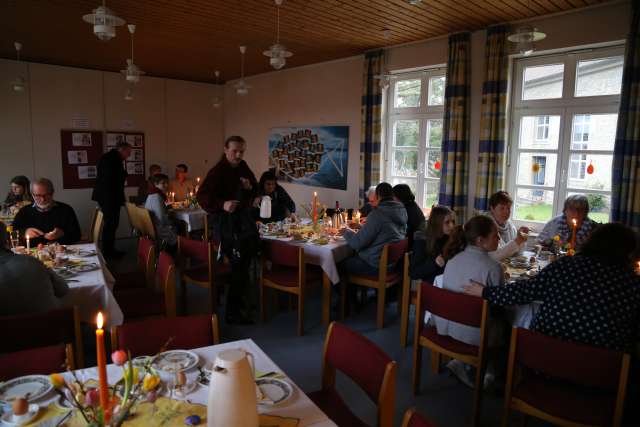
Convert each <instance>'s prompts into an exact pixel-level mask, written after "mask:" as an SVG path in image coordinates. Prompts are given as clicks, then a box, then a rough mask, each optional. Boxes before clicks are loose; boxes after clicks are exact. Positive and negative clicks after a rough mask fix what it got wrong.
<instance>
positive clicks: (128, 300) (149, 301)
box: [116, 251, 176, 319]
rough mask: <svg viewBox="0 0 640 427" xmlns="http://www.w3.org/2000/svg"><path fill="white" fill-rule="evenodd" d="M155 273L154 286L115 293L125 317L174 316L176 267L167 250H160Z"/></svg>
mask: <svg viewBox="0 0 640 427" xmlns="http://www.w3.org/2000/svg"><path fill="white" fill-rule="evenodd" d="M155 273H156V275H155V283H156V286H155V287H153V288H137V289H127V290H123V291H121V292H118V293H117V294H116V300H117V301H118V304H119V305H120V308H121V309H122V312H123V313H124V316H125V319H132V318H141V317H149V316H167V317H170V318H171V317H175V316H176V268H175V263H174V261H173V257H172V256H171V255H169V254H168V253H167V252H164V251H161V252H160V255H159V256H158V265H157V267H156V269H155Z"/></svg>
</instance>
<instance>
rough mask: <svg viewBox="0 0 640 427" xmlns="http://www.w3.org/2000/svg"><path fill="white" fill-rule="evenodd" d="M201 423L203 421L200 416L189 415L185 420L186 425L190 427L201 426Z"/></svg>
mask: <svg viewBox="0 0 640 427" xmlns="http://www.w3.org/2000/svg"><path fill="white" fill-rule="evenodd" d="M201 421H202V419H201V418H200V417H199V416H198V415H189V416H188V417H187V418H185V419H184V423H185V425H188V426H197V425H200V422H201Z"/></svg>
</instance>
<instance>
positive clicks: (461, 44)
mask: <svg viewBox="0 0 640 427" xmlns="http://www.w3.org/2000/svg"><path fill="white" fill-rule="evenodd" d="M470 45H471V34H470V33H460V34H454V35H452V36H450V37H449V59H448V61H447V86H446V88H445V92H444V98H445V101H444V123H443V135H442V177H441V178H440V195H439V197H438V199H439V203H440V204H441V205H446V206H449V207H450V208H451V209H453V211H454V212H455V213H456V220H457V221H458V223H463V222H464V220H465V218H466V213H467V187H468V185H469V184H468V179H469V171H468V158H469V93H470V90H469V85H470V80H471V73H470V68H471V63H470V62H471V55H470Z"/></svg>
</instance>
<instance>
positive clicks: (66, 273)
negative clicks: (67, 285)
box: [53, 268, 78, 279]
mask: <svg viewBox="0 0 640 427" xmlns="http://www.w3.org/2000/svg"><path fill="white" fill-rule="evenodd" d="M53 271H55V272H56V274H57V275H58V276H60V277H61V278H63V279H71V278H72V277H76V276H77V275H78V274H77V273H76V272H75V271H72V270H69V269H68V268H54V269H53Z"/></svg>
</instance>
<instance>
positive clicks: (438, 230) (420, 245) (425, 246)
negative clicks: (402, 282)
mask: <svg viewBox="0 0 640 427" xmlns="http://www.w3.org/2000/svg"><path fill="white" fill-rule="evenodd" d="M455 226H456V217H455V215H454V214H453V211H452V210H451V209H449V208H448V207H447V206H434V207H433V209H431V215H429V220H428V221H427V227H426V230H425V231H421V230H418V231H416V233H415V237H414V240H413V256H412V257H411V265H410V266H409V275H410V276H411V278H412V279H414V280H426V281H427V282H429V283H433V281H434V279H435V277H436V276H438V275H440V274H442V273H444V266H445V263H446V260H445V259H444V256H443V255H442V253H443V249H444V247H445V245H446V244H447V242H448V241H449V236H450V235H451V233H452V232H453V229H454V228H455Z"/></svg>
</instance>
